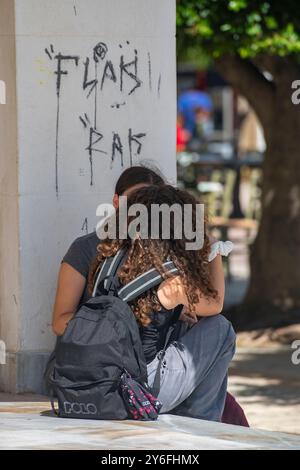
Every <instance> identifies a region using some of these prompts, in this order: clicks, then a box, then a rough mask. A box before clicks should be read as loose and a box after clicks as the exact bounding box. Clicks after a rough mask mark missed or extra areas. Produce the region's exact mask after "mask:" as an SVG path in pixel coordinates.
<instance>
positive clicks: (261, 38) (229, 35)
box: [177, 0, 300, 58]
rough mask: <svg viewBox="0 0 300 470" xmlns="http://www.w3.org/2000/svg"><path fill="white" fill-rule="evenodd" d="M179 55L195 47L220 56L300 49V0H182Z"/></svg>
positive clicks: (281, 52) (297, 50)
mask: <svg viewBox="0 0 300 470" xmlns="http://www.w3.org/2000/svg"><path fill="white" fill-rule="evenodd" d="M177 36H178V44H179V55H180V56H184V55H185V49H188V48H189V47H190V40H191V38H192V41H193V46H194V47H199V46H200V47H201V49H202V50H203V51H205V53H207V54H209V55H213V56H214V57H218V56H220V55H223V54H225V53H235V54H238V55H239V56H240V57H242V58H251V57H254V56H255V55H257V54H260V53H267V54H269V55H272V54H276V55H280V56H286V55H292V54H297V53H299V52H300V2H298V1H297V0H273V1H272V0H270V1H263V0H261V1H257V0H179V1H178V2H177Z"/></svg>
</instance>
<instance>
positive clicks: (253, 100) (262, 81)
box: [215, 55, 275, 137]
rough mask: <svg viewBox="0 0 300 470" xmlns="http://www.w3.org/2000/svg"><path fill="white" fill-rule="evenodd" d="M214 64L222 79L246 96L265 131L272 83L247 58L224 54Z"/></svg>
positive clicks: (269, 117)
mask: <svg viewBox="0 0 300 470" xmlns="http://www.w3.org/2000/svg"><path fill="white" fill-rule="evenodd" d="M215 65H216V68H217V70H218V71H219V72H220V74H221V75H222V76H223V77H224V79H225V80H226V81H228V82H229V83H230V84H231V85H232V86H233V87H234V88H237V89H238V91H239V92H240V93H241V95H243V96H245V97H246V98H247V100H248V101H249V103H250V105H251V106H252V108H253V109H254V110H255V112H256V114H257V116H258V118H259V120H260V121H261V124H262V126H263V128H264V130H265V133H267V132H268V128H269V125H270V120H271V118H272V108H273V100H274V97H275V85H274V83H272V82H270V81H269V80H267V79H266V78H265V77H264V75H263V74H262V72H261V71H260V70H259V68H258V67H256V66H255V65H254V63H253V62H251V61H250V60H248V59H241V58H240V57H238V56H234V55H224V56H222V57H220V58H218V59H217V60H216V61H215ZM266 137H267V136H266Z"/></svg>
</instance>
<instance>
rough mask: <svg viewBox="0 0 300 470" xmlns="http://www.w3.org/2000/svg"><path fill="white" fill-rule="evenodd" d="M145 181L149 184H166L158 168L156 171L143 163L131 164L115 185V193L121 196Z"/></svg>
mask: <svg viewBox="0 0 300 470" xmlns="http://www.w3.org/2000/svg"><path fill="white" fill-rule="evenodd" d="M143 183H144V184H147V185H149V184H151V185H153V184H155V185H161V184H164V179H163V177H162V176H161V175H160V174H159V172H158V170H156V171H154V170H152V169H151V168H148V167H146V166H143V165H137V166H131V167H129V168H127V169H126V170H124V171H123V173H122V174H121V176H120V177H119V179H118V181H117V183H116V186H115V194H117V195H118V196H121V195H122V194H124V192H125V191H127V190H128V189H130V188H132V187H133V186H136V185H137V184H143Z"/></svg>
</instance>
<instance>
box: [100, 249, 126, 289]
mask: <svg viewBox="0 0 300 470" xmlns="http://www.w3.org/2000/svg"><path fill="white" fill-rule="evenodd" d="M126 254H127V250H126V248H121V250H119V251H117V253H116V254H115V256H110V257H109V258H105V261H104V263H103V264H102V266H101V269H100V271H99V273H98V275H97V278H96V281H95V284H94V288H93V293H92V297H95V296H96V295H97V290H98V287H99V286H100V283H101V282H102V283H103V287H104V289H105V290H106V291H107V292H109V290H110V288H111V286H112V284H113V279H114V277H115V274H116V272H117V270H118V269H119V267H120V265H121V264H122V263H123V261H124V260H125V257H126Z"/></svg>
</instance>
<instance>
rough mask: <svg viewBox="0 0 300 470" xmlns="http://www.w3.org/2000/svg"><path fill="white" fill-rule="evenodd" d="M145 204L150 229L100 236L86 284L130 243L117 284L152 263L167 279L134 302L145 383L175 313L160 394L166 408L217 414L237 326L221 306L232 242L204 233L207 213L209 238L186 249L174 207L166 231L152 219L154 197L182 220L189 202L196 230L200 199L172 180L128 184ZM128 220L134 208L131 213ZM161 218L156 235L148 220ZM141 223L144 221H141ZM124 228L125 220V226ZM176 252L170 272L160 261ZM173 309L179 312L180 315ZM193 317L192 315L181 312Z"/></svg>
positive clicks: (132, 197) (133, 197)
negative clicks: (225, 265) (225, 257)
mask: <svg viewBox="0 0 300 470" xmlns="http://www.w3.org/2000/svg"><path fill="white" fill-rule="evenodd" d="M133 204H142V205H143V207H146V209H147V217H148V220H147V222H148V223H147V224H145V225H146V226H147V227H148V232H147V236H145V230H144V231H143V237H141V235H140V232H141V231H140V230H137V231H136V232H135V235H134V236H133V237H132V233H131V232H130V233H129V230H128V232H127V236H126V237H123V236H122V237H121V236H120V231H119V232H118V231H117V235H116V237H115V238H114V239H105V240H102V241H101V242H100V243H99V245H98V248H97V250H98V255H97V257H96V259H95V262H94V263H93V264H92V266H91V270H90V274H89V288H90V291H92V290H93V287H94V282H95V278H96V276H97V274H98V272H99V270H100V269H101V266H102V264H103V262H104V260H105V258H107V257H111V256H114V255H115V254H116V253H117V251H118V250H120V249H121V248H126V250H127V258H126V259H125V261H124V263H123V264H122V266H121V267H120V268H119V270H118V272H117V275H118V279H119V283H120V285H121V286H122V285H126V284H128V283H129V282H130V281H132V280H133V279H135V278H136V277H137V276H139V275H141V274H143V273H144V272H146V271H148V270H149V269H150V268H155V269H156V270H158V271H159V273H160V274H161V276H162V278H163V281H162V283H161V284H160V285H159V287H158V288H152V289H151V290H149V291H147V292H146V293H144V294H142V295H140V296H139V297H138V298H137V299H135V300H134V301H132V302H129V305H130V307H131V309H132V312H133V314H134V315H135V317H136V320H137V322H138V324H139V326H140V335H141V339H142V344H143V350H144V354H145V358H146V362H147V369H148V383H149V385H150V386H152V385H153V382H154V377H155V374H156V371H157V368H158V365H159V363H160V359H161V355H162V350H163V347H164V343H165V340H166V334H167V331H168V330H169V326H170V324H172V322H173V321H174V318H175V316H176V315H177V317H178V310H179V311H181V313H182V315H181V317H180V318H181V319H180V320H177V321H176V327H177V329H176V336H175V337H173V338H171V341H170V343H169V344H168V346H167V348H166V350H165V353H164V356H163V362H162V367H161V371H160V384H161V385H160V392H159V395H158V398H159V400H160V401H161V402H162V404H163V407H162V410H161V412H162V413H166V412H171V413H172V414H177V415H183V416H190V417H194V418H201V419H207V420H214V421H220V420H221V416H222V412H223V409H224V403H225V398H226V391H227V370H228V365H229V362H230V360H231V359H232V356H233V354H234V350H235V334H234V331H233V329H232V326H231V324H230V323H229V322H228V321H227V320H226V319H225V318H224V317H223V316H222V315H221V314H220V312H221V311H222V307H223V300H224V275H223V270H222V261H221V255H227V254H228V253H229V251H231V248H232V247H231V245H232V244H231V243H230V242H225V243H223V242H215V241H214V240H212V239H211V238H210V237H209V236H208V233H207V227H206V222H205V221H204V240H203V245H202V247H201V248H200V249H193V250H187V248H186V247H187V243H190V242H191V241H192V240H190V239H188V238H187V236H186V235H185V233H183V234H182V236H181V237H178V236H177V235H176V233H177V232H176V229H177V228H178V227H177V225H176V224H178V218H176V217H175V216H174V214H173V213H172V211H170V214H171V215H170V218H169V236H168V237H167V238H165V237H164V233H163V224H164V222H165V221H164V219H163V218H164V215H163V213H160V216H159V220H157V213H156V220H154V215H153V214H154V212H153V211H152V207H153V205H159V206H160V207H161V205H162V204H163V205H164V206H165V207H166V206H167V207H169V208H171V207H174V205H177V207H180V208H181V209H182V210H181V212H180V213H181V215H182V220H181V222H182V223H181V226H182V227H183V226H184V220H183V218H184V214H185V210H184V208H185V207H186V205H190V207H191V208H192V212H191V213H192V217H191V225H192V227H191V228H192V233H196V229H197V227H198V226H197V223H196V222H197V221H196V217H197V211H196V207H197V201H196V200H195V199H194V198H193V197H192V196H191V195H190V194H189V193H187V192H185V191H182V190H179V189H177V188H174V187H172V186H170V185H147V186H145V187H140V188H138V189H136V190H133V191H131V192H130V193H129V194H128V197H127V207H129V208H130V207H132V206H133ZM128 214H129V212H127V220H126V223H127V227H130V224H131V222H132V221H133V220H134V216H132V215H128ZM120 220H121V217H120V209H119V208H118V209H117V211H116V222H117V223H116V225H117V227H119V225H118V223H119V222H120ZM153 224H156V226H157V227H158V236H156V237H155V238H151V233H150V231H151V227H152V226H153ZM143 228H144V227H143ZM121 229H122V227H121ZM166 260H171V261H172V262H173V264H174V265H175V266H176V268H177V273H176V274H173V275H171V274H170V273H168V272H166V270H165V269H164V266H163V263H164V262H165V261H166ZM177 317H176V319H177ZM183 318H184V319H185V320H186V319H187V318H188V319H189V322H187V321H182V319H183Z"/></svg>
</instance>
